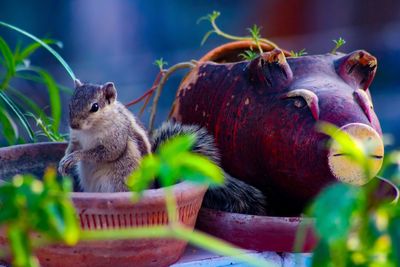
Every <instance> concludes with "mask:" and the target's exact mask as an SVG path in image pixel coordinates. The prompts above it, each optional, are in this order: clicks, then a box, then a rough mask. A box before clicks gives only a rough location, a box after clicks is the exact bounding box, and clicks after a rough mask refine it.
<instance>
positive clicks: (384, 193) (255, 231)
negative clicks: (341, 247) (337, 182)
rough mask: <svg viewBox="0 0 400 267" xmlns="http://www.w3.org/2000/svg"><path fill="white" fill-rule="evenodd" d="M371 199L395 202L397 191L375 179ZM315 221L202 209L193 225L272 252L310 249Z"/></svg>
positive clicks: (239, 242) (311, 219) (233, 242)
mask: <svg viewBox="0 0 400 267" xmlns="http://www.w3.org/2000/svg"><path fill="white" fill-rule="evenodd" d="M378 179H379V184H378V188H377V190H376V191H375V194H374V201H375V203H372V204H376V202H379V200H382V199H389V201H393V203H397V202H398V198H399V190H398V189H397V187H396V186H395V185H394V184H392V183H391V182H390V181H388V180H386V179H383V178H378ZM314 223H315V220H314V219H313V218H305V217H270V216H254V215H245V214H238V213H229V212H222V211H217V210H211V209H205V208H202V209H201V210H200V213H199V218H198V220H197V223H196V228H197V229H199V230H201V231H204V232H206V233H209V234H211V235H213V236H216V237H218V238H221V239H224V240H226V241H228V242H230V243H232V244H235V245H237V246H239V247H241V248H244V249H251V250H257V251H276V252H312V251H313V249H314V248H315V246H316V245H317V242H318V239H317V237H316V234H315V230H314ZM300 227H301V229H300V230H301V231H304V233H305V235H304V240H303V243H302V246H299V247H298V248H296V249H297V250H295V241H296V236H297V234H298V231H299V228H300Z"/></svg>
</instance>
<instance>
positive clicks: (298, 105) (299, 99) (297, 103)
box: [293, 97, 307, 108]
mask: <svg viewBox="0 0 400 267" xmlns="http://www.w3.org/2000/svg"><path fill="white" fill-rule="evenodd" d="M293 105H294V106H295V107H296V108H303V107H305V106H306V105H307V103H306V101H305V100H304V98H302V97H295V98H293Z"/></svg>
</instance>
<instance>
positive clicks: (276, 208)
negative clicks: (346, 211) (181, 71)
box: [171, 44, 384, 215]
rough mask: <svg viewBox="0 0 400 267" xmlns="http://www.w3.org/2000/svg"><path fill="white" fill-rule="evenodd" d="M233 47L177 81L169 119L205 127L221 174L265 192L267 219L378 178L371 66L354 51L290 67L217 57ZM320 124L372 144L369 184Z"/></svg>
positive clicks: (271, 59) (275, 57)
mask: <svg viewBox="0 0 400 267" xmlns="http://www.w3.org/2000/svg"><path fill="white" fill-rule="evenodd" d="M233 45H234V44H228V45H224V46H222V47H220V48H217V49H215V50H213V51H211V52H210V53H208V54H207V55H206V56H205V57H204V58H202V59H200V61H199V63H198V65H197V66H196V67H195V68H194V69H193V70H192V71H191V72H190V73H189V74H188V75H187V76H186V77H185V79H184V80H183V81H182V83H181V85H180V88H179V90H178V93H177V96H176V100H175V103H174V106H173V109H172V111H171V116H172V119H174V120H177V121H181V122H183V123H184V124H199V125H202V126H204V127H206V128H207V129H208V131H209V132H210V133H212V134H213V135H214V137H215V140H216V143H217V146H218V147H219V148H220V150H221V155H222V167H223V168H224V169H225V170H226V171H227V172H229V173H230V174H231V175H233V176H235V177H238V178H240V179H242V180H244V181H246V182H248V183H250V184H251V185H253V186H255V187H257V188H259V189H261V190H262V191H264V193H265V195H266V196H267V198H268V199H267V201H268V205H269V209H270V210H269V211H270V213H271V214H275V215H298V214H299V213H300V212H301V211H302V210H303V208H304V206H305V205H306V203H308V202H309V201H310V200H311V199H312V198H313V197H315V196H316V194H317V193H318V192H319V191H320V190H321V189H322V188H323V187H325V186H326V185H328V184H330V183H333V182H335V181H341V182H346V183H351V184H356V185H362V184H365V183H367V182H368V181H369V180H370V179H371V178H372V177H374V176H375V175H376V174H377V172H378V171H379V169H380V167H381V165H382V160H383V155H384V151H383V142H382V138H381V134H382V132H381V128H380V125H379V121H378V118H377V117H376V114H375V112H374V110H373V105H372V100H371V96H370V93H369V89H368V88H369V85H370V84H371V82H372V80H373V78H374V75H375V71H376V66H377V61H376V58H374V57H373V56H371V55H370V54H369V53H367V52H366V51H361V50H360V51H355V52H353V53H350V54H346V55H345V54H325V55H313V56H302V57H297V58H291V57H287V53H286V52H284V51H281V50H279V49H274V50H272V51H269V52H266V53H264V54H262V55H261V56H259V57H258V58H256V59H253V60H251V61H238V58H237V57H236V58H235V57H234V56H233V55H232V51H234V52H235V53H239V52H240V50H232V49H228V50H227V52H226V55H227V56H226V57H225V56H224V55H225V49H224V47H228V48H229V47H231V46H233ZM247 48H248V47H247ZM241 49H242V51H243V50H244V49H246V46H242V48H241ZM221 62H223V63H221ZM321 121H325V122H329V123H331V124H334V125H336V126H337V127H338V128H341V129H342V130H343V131H345V132H347V133H348V134H350V135H351V136H352V137H353V138H355V139H356V140H357V141H358V142H362V143H364V144H366V145H369V146H371V145H374V149H373V150H372V151H371V153H370V166H371V169H372V171H371V175H370V176H369V177H365V175H364V172H363V170H362V169H361V168H360V167H359V166H358V165H357V164H355V163H354V162H353V161H351V160H350V159H349V158H348V157H347V155H346V154H344V153H342V152H341V151H340V150H338V145H337V144H336V143H332V144H331V145H330V146H329V147H328V142H327V141H328V140H329V138H328V136H327V135H325V134H322V133H320V132H318V131H317V130H316V125H317V123H318V122H321Z"/></svg>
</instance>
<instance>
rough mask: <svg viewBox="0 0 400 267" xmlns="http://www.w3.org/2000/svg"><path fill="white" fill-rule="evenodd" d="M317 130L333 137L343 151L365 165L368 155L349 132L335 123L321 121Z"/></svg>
mask: <svg viewBox="0 0 400 267" xmlns="http://www.w3.org/2000/svg"><path fill="white" fill-rule="evenodd" d="M317 130H318V131H320V132H322V133H325V134H326V135H329V136H330V137H332V139H333V140H335V141H336V142H337V143H338V144H339V146H340V149H341V153H342V154H346V155H347V156H349V158H351V159H352V160H354V161H356V162H357V163H359V164H360V165H361V166H363V165H364V164H365V162H366V161H367V156H366V153H365V151H364V149H363V147H362V146H361V145H360V144H358V143H357V142H356V141H355V140H354V139H353V138H352V137H351V136H350V135H349V134H348V133H346V132H344V131H341V130H340V129H339V128H337V127H336V126H335V125H333V124H330V123H326V122H320V123H319V124H318V125H317Z"/></svg>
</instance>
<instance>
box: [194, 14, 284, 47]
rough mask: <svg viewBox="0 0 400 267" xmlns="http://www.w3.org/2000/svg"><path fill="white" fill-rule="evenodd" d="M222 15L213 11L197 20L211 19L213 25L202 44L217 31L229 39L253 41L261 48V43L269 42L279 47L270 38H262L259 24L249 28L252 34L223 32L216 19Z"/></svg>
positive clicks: (272, 45)
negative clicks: (242, 34) (241, 35)
mask: <svg viewBox="0 0 400 267" xmlns="http://www.w3.org/2000/svg"><path fill="white" fill-rule="evenodd" d="M220 15H221V13H220V12H218V11H213V12H212V13H211V14H207V15H206V16H204V17H201V18H199V19H198V20H197V23H200V22H201V21H204V20H205V21H209V22H210V23H211V27H212V30H210V31H208V32H207V33H206V34H205V35H204V37H203V39H202V41H201V45H203V44H204V43H205V42H206V41H207V39H208V37H210V35H211V34H213V33H215V34H217V35H219V36H222V37H224V38H226V39H229V40H234V41H253V42H254V44H255V45H256V46H257V47H258V48H259V49H260V43H265V44H268V45H270V46H271V47H273V48H277V47H278V46H277V45H276V44H274V43H273V42H271V41H269V40H267V39H265V38H262V37H261V35H260V28H259V27H258V26H256V25H254V26H253V27H252V28H249V29H248V30H249V31H250V34H251V36H246V37H240V36H235V35H231V34H228V33H225V32H223V31H222V30H221V29H220V28H219V27H218V25H217V24H216V20H217V18H218V17H219V16H220ZM260 52H262V51H260Z"/></svg>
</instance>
